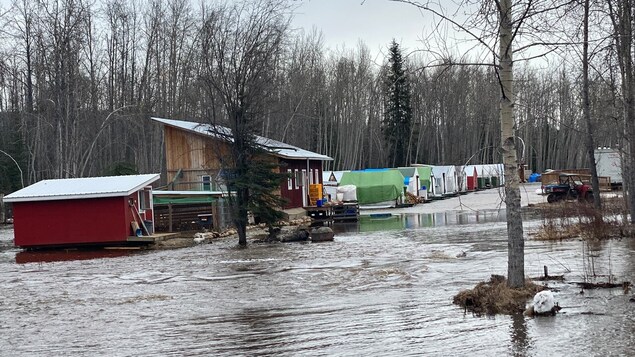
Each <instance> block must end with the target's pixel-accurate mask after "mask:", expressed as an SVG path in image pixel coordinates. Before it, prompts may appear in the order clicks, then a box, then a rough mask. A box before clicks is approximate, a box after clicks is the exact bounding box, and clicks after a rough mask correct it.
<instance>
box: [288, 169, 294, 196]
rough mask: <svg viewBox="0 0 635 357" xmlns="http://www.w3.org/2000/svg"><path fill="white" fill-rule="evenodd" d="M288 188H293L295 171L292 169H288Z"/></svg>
mask: <svg viewBox="0 0 635 357" xmlns="http://www.w3.org/2000/svg"><path fill="white" fill-rule="evenodd" d="M287 175H288V177H287V190H289V191H291V190H293V171H292V170H291V169H287Z"/></svg>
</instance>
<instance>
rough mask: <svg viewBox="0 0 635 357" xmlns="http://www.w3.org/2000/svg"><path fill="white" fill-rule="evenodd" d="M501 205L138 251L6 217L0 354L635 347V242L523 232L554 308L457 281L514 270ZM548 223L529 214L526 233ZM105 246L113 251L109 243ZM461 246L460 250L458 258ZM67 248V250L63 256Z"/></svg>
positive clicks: (532, 268)
mask: <svg viewBox="0 0 635 357" xmlns="http://www.w3.org/2000/svg"><path fill="white" fill-rule="evenodd" d="M503 220H504V214H503V215H501V214H500V212H498V211H491V212H480V213H475V212H463V213H456V212H453V213H443V214H434V215H416V214H411V215H399V216H387V215H383V216H382V215H378V216H377V217H363V219H362V220H361V221H360V223H359V224H347V225H343V226H336V227H335V230H336V231H337V235H336V237H335V241H334V242H327V243H313V244H311V243H286V244H282V243H279V244H250V245H249V247H248V248H246V249H238V248H236V243H237V242H236V241H234V240H220V241H215V242H214V243H212V244H205V245H199V246H194V247H190V248H184V249H176V250H169V251H146V252H141V253H130V252H120V251H118V252H115V253H113V252H109V253H107V255H106V256H100V254H101V253H100V252H74V253H72V252H68V253H65V254H54V253H50V252H49V253H48V255H47V253H42V254H38V253H31V252H22V251H20V250H18V249H15V248H13V245H12V242H11V240H12V238H13V231H12V230H11V228H10V227H2V228H0V287H1V288H0V295H1V299H0V355H3V356H4V355H6V356H407V355H410V356H481V355H482V356H504V355H515V356H545V355H548V356H631V355H633V354H634V353H635V302H630V301H629V299H630V298H631V297H632V296H633V293H632V292H628V293H625V292H624V291H623V289H621V288H616V289H603V290H585V291H584V293H580V288H579V287H578V286H577V285H576V284H574V282H582V281H585V280H586V281H594V280H596V281H607V280H608V279H609V275H610V276H611V280H612V281H619V282H621V281H631V282H635V264H634V261H633V254H634V252H635V242H634V241H633V240H631V239H623V240H611V241H606V242H596V243H593V244H587V243H584V242H582V241H579V240H571V241H565V242H539V241H535V240H532V239H531V237H530V236H528V237H527V241H526V251H525V252H526V257H525V264H526V274H527V275H528V276H539V275H542V272H543V266H545V265H547V266H548V267H549V273H550V274H551V275H564V276H565V278H566V281H565V282H550V283H549V286H551V287H553V288H555V289H556V293H555V295H556V299H557V300H558V302H559V303H560V305H561V306H562V307H563V309H562V311H561V312H560V314H558V315H557V316H555V317H541V318H527V317H523V316H495V317H476V316H473V315H472V314H470V313H465V312H464V311H463V309H461V308H459V307H457V306H455V305H453V304H452V297H453V296H454V295H455V294H456V293H458V292H459V291H460V290H461V289H465V288H471V287H473V286H474V285H475V284H476V283H478V282H479V281H482V280H487V279H488V278H489V276H490V275H491V274H502V275H506V269H507V241H506V234H505V222H504V221H503ZM539 224H540V221H538V220H527V221H526V222H525V230H526V232H531V231H532V230H535V229H536V228H537V227H538V225H539ZM102 253H103V252H102ZM463 253H465V254H463ZM65 259H68V260H65Z"/></svg>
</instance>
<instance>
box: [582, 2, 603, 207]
mask: <svg viewBox="0 0 635 357" xmlns="http://www.w3.org/2000/svg"><path fill="white" fill-rule="evenodd" d="M583 22H584V23H583V31H584V41H583V42H582V97H583V101H584V102H583V104H582V105H583V108H582V110H583V112H584V121H585V122H586V135H585V139H586V140H585V146H586V151H587V155H588V157H589V167H590V168H591V185H592V187H593V206H594V207H595V208H597V209H599V208H600V205H601V202H600V181H599V179H598V170H597V166H596V165H595V144H594V140H593V122H592V121H591V103H590V101H589V0H584V21H583ZM597 218H598V217H597V216H596V219H597Z"/></svg>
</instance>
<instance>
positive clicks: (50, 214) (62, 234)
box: [13, 197, 132, 247]
mask: <svg viewBox="0 0 635 357" xmlns="http://www.w3.org/2000/svg"><path fill="white" fill-rule="evenodd" d="M13 214H14V230H15V245H17V246H22V247H29V246H44V245H60V244H85V243H86V244H95V243H109V242H121V241H126V239H127V237H128V236H129V235H130V233H131V228H130V222H131V217H132V212H131V211H130V207H129V205H128V198H127V197H111V198H97V199H78V200H60V201H40V202H15V203H14V204H13Z"/></svg>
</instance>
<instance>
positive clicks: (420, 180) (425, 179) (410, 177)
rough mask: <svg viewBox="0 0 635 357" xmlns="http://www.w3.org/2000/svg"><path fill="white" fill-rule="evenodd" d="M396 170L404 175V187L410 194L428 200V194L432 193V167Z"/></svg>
mask: <svg viewBox="0 0 635 357" xmlns="http://www.w3.org/2000/svg"><path fill="white" fill-rule="evenodd" d="M395 170H397V171H399V172H401V174H402V175H403V177H404V185H405V186H406V187H407V191H408V192H409V193H411V194H413V195H415V196H417V197H423V198H424V199H426V200H427V199H428V192H431V187H430V184H431V182H432V167H429V166H412V167H398V168H396V169H395Z"/></svg>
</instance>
